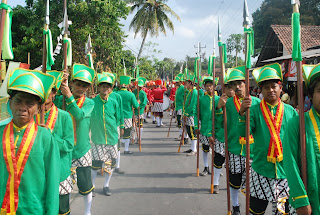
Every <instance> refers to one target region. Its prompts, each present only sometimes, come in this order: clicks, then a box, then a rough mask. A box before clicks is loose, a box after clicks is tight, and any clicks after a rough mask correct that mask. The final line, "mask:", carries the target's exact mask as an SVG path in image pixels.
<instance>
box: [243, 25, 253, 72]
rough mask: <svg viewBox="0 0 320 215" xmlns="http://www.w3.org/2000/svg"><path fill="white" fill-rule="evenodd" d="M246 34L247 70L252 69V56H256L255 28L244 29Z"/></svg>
mask: <svg viewBox="0 0 320 215" xmlns="http://www.w3.org/2000/svg"><path fill="white" fill-rule="evenodd" d="M244 33H245V34H247V38H246V40H247V49H246V55H247V58H246V68H248V69H251V56H252V55H253V54H254V31H253V28H252V27H250V28H244Z"/></svg>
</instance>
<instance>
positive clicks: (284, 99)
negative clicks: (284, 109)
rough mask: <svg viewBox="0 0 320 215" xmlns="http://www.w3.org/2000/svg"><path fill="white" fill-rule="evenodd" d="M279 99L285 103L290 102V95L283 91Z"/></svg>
mask: <svg viewBox="0 0 320 215" xmlns="http://www.w3.org/2000/svg"><path fill="white" fill-rule="evenodd" d="M281 101H282V102H284V103H286V104H290V96H289V94H288V93H285V94H283V95H282V97H281Z"/></svg>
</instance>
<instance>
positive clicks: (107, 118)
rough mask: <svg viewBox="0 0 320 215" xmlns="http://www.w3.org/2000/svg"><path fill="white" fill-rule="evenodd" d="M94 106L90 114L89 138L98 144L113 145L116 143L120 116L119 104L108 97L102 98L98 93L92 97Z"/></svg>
mask: <svg viewBox="0 0 320 215" xmlns="http://www.w3.org/2000/svg"><path fill="white" fill-rule="evenodd" d="M93 101H94V103H95V106H94V109H93V111H92V116H91V125H90V128H91V140H92V142H93V143H94V144H98V145H103V144H107V145H111V146H114V145H116V144H117V143H118V138H119V137H118V131H117V127H118V126H117V121H118V118H119V117H120V111H119V104H118V102H117V101H116V100H114V99H112V98H110V97H108V98H107V100H103V99H102V98H101V97H100V94H99V95H97V96H96V97H95V98H94V99H93Z"/></svg>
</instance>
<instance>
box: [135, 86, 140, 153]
mask: <svg viewBox="0 0 320 215" xmlns="http://www.w3.org/2000/svg"><path fill="white" fill-rule="evenodd" d="M136 82H137V94H138V101H139V94H140V89H139V80H136ZM140 121H141V119H140V104H139V107H138V128H139V129H138V134H137V137H138V143H139V152H141V136H140V134H141V133H140V132H141V128H140V123H141V122H140Z"/></svg>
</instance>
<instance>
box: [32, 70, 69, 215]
mask: <svg viewBox="0 0 320 215" xmlns="http://www.w3.org/2000/svg"><path fill="white" fill-rule="evenodd" d="M47 74H49V75H52V76H53V77H55V82H54V86H53V88H52V90H51V92H50V94H49V96H48V99H47V100H46V102H45V103H44V110H45V120H44V126H45V127H46V128H48V129H49V131H50V132H51V133H52V136H53V138H54V140H55V142H56V144H58V146H59V150H60V186H59V214H70V204H69V194H70V193H71V191H72V187H73V183H72V178H71V162H72V151H73V145H74V137H73V125H72V119H71V116H70V114H69V113H68V112H66V111H64V110H61V109H59V108H57V107H56V106H55V105H54V104H53V100H54V97H55V96H56V94H57V91H58V90H59V89H60V86H61V82H62V79H63V72H58V71H47ZM36 122H37V124H40V113H39V114H37V115H36Z"/></svg>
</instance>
